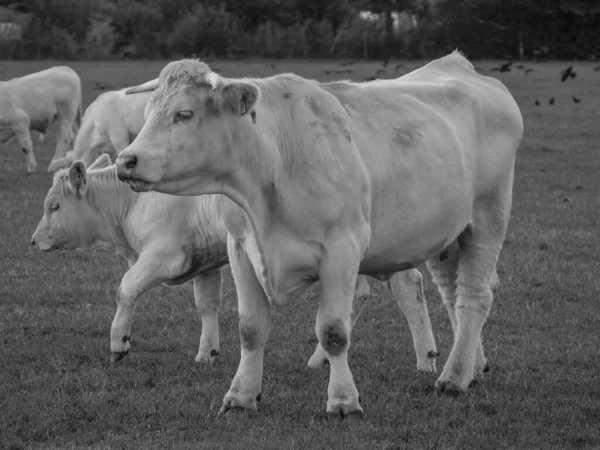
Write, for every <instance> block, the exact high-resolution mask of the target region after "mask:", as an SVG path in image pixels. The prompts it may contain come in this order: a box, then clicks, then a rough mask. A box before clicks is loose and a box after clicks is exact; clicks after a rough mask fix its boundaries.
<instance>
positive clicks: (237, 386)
mask: <svg viewBox="0 0 600 450" xmlns="http://www.w3.org/2000/svg"><path fill="white" fill-rule="evenodd" d="M227 251H228V254H229V264H230V267H231V273H232V274H233V279H234V281H235V287H236V291H237V297H238V314H239V332H240V342H241V351H240V364H239V366H238V370H237V372H236V374H235V377H234V378H233V381H232V382H231V387H230V388H229V391H228V392H227V394H226V395H225V397H224V398H223V406H222V407H221V410H220V411H219V414H224V413H226V412H227V411H229V410H230V409H231V408H241V409H252V410H256V409H257V408H258V404H257V401H259V400H260V393H261V385H262V374H263V358H264V351H265V345H266V343H267V339H268V338H269V334H270V332H271V304H270V303H269V300H268V299H267V296H266V295H265V292H264V290H263V288H262V286H261V285H260V283H259V281H258V279H257V278H256V274H255V272H254V268H253V267H252V264H251V263H250V260H249V259H248V256H247V255H246V252H245V251H244V249H243V248H242V246H241V245H240V244H239V243H238V242H236V241H235V240H234V239H233V238H232V237H228V239H227Z"/></svg>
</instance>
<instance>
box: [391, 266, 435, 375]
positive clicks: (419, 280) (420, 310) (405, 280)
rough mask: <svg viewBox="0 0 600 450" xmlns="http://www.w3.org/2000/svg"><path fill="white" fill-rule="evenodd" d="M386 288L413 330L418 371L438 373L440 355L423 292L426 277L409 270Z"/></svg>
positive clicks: (395, 277) (398, 274) (397, 275)
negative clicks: (437, 362) (437, 360)
mask: <svg viewBox="0 0 600 450" xmlns="http://www.w3.org/2000/svg"><path fill="white" fill-rule="evenodd" d="M386 285H387V286H388V288H389V289H390V291H391V292H392V295H393V296H394V299H395V300H396V303H397V304H398V306H399V307H400V310H401V311H402V313H403V314H404V317H405V318H406V321H407V322H408V326H409V327H410V331H411V334H412V338H413V344H414V347H415V353H416V355H417V370H421V371H424V372H435V371H436V365H435V363H436V357H437V356H438V351H437V348H436V346H435V340H434V338H433V332H432V330H431V321H430V319H429V312H428V311H427V302H426V300H425V294H424V292H423V276H422V275H421V273H420V272H419V271H418V270H417V269H410V270H407V271H404V272H399V273H397V274H395V275H394V276H393V277H392V278H391V279H390V280H388V281H387V283H386Z"/></svg>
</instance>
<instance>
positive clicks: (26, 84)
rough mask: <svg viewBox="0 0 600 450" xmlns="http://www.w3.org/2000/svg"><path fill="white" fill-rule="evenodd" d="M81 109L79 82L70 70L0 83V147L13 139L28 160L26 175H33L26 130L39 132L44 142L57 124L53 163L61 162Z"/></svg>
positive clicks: (54, 70) (52, 70)
mask: <svg viewBox="0 0 600 450" xmlns="http://www.w3.org/2000/svg"><path fill="white" fill-rule="evenodd" d="M81 108H82V106H81V81H80V80H79V76H78V75H77V73H76V72H75V71H74V70H73V69H71V68H70V67H66V66H56V67H51V68H50V69H46V70H42V71H40V72H35V73H32V74H29V75H25V76H24V77H20V78H13V79H12V80H8V81H0V145H2V144H5V143H7V142H8V141H10V140H11V139H12V138H13V137H14V138H16V139H17V141H18V142H19V145H20V146H21V150H22V151H23V152H24V153H25V157H26V159H27V172H29V173H32V172H35V170H36V168H37V162H36V160H35V155H34V153H33V144H32V142H31V135H30V133H29V130H35V131H38V132H39V133H41V135H42V138H43V134H44V133H46V129H47V128H48V126H50V125H51V124H52V123H54V122H58V134H57V136H56V149H55V151H54V157H53V158H52V160H56V159H58V158H62V157H63V156H64V155H65V153H66V151H67V150H68V149H69V148H70V146H71V145H72V143H73V140H74V139H75V135H76V134H77V130H78V129H79V123H80V121H81ZM51 166H52V164H50V166H49V168H48V171H51V170H50V167H51Z"/></svg>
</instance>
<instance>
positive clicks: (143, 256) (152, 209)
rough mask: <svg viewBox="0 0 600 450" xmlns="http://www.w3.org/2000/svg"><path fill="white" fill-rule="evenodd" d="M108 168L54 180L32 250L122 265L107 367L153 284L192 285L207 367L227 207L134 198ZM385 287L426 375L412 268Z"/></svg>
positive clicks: (427, 354)
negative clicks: (109, 258) (98, 256)
mask: <svg viewBox="0 0 600 450" xmlns="http://www.w3.org/2000/svg"><path fill="white" fill-rule="evenodd" d="M109 165H110V157H109V156H108V155H106V154H104V155H102V156H100V157H99V158H98V159H97V160H96V162H94V164H92V166H90V168H89V169H87V170H86V168H85V165H84V164H83V163H82V162H80V161H78V162H75V163H73V165H72V166H71V167H70V168H69V170H61V171H59V172H57V173H56V174H55V177H54V183H53V185H52V187H51V188H50V190H49V192H48V194H47V196H46V200H45V202H44V216H43V217H42V220H41V221H40V223H39V225H38V227H37V229H36V231H35V233H34V235H33V237H32V240H31V242H32V244H33V245H35V246H36V247H37V248H38V249H40V250H43V251H49V250H59V249H62V250H73V249H79V250H88V249H94V248H103V249H114V250H115V251H116V252H117V253H118V254H120V255H121V256H123V257H124V258H126V259H127V260H128V261H129V265H130V269H129V271H128V272H127V273H126V274H125V276H124V277H123V279H122V281H121V285H120V287H119V290H118V294H117V312H116V315H115V318H114V320H113V323H112V327H111V352H112V355H111V357H112V360H113V361H118V360H120V359H121V358H123V356H124V355H126V354H127V352H128V350H129V340H130V337H131V321H132V316H133V309H134V303H135V301H136V299H137V298H138V297H139V296H141V295H142V294H143V293H144V292H146V291H147V290H149V289H151V288H153V287H155V286H158V285H159V284H160V283H164V284H166V285H177V284H182V283H185V282H186V281H188V280H190V279H193V280H194V298H195V301H196V308H197V311H198V315H199V317H200V320H201V322H202V334H201V336H200V348H199V351H198V355H197V356H196V361H199V362H208V361H212V360H213V359H214V357H215V356H216V355H217V354H218V352H219V326H218V312H219V305H220V301H221V268H222V267H223V266H224V265H226V264H229V260H228V255H227V243H226V242H227V238H226V237H227V230H226V228H225V224H224V222H223V219H222V216H221V213H220V205H221V204H223V203H225V204H230V203H231V201H230V200H229V199H227V197H225V196H222V195H206V196H202V197H199V198H195V197H175V196H170V195H165V194H158V193H149V194H136V193H135V192H133V191H131V189H129V188H128V187H127V185H125V184H123V183H121V182H119V181H118V179H117V174H116V168H115V167H114V166H112V167H108V166H109ZM388 286H389V287H390V289H391V290H392V293H393V294H394V296H395V298H396V301H397V303H398V305H399V306H400V308H401V310H402V311H403V312H404V314H405V316H406V319H407V321H408V322H409V326H410V329H411V332H412V335H413V341H414V346H415V351H416V354H417V369H419V370H423V371H428V372H434V371H435V360H436V356H437V350H436V346H435V342H434V339H433V333H432V331H431V323H430V321H429V315H428V312H427V304H426V302H425V297H424V295H423V287H422V277H421V274H420V273H419V272H418V271H417V270H416V269H414V270H412V271H408V272H406V273H405V274H398V275H397V276H395V277H394V278H392V279H391V280H390V281H388ZM369 293H370V291H369V285H368V283H367V282H366V281H365V279H364V276H361V277H359V282H358V285H357V296H358V297H367V296H368V295H369ZM325 359H326V353H325V351H324V350H323V348H322V347H320V346H317V349H316V350H315V352H314V354H313V356H312V357H311V358H310V361H309V366H310V367H313V368H317V367H320V366H321V365H322V364H323V363H324V361H325Z"/></svg>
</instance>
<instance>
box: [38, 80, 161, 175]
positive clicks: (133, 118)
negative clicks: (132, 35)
mask: <svg viewBox="0 0 600 450" xmlns="http://www.w3.org/2000/svg"><path fill="white" fill-rule="evenodd" d="M126 90H127V88H125V89H121V90H118V91H108V92H104V93H102V94H100V95H99V96H98V97H97V98H96V99H95V100H94V101H93V102H92V103H90V105H89V106H88V107H87V108H86V110H85V113H84V114H83V119H82V121H81V127H80V129H79V132H78V133H77V137H76V138H75V145H74V146H73V150H72V151H68V152H67V153H66V155H65V156H64V157H63V158H60V159H57V160H54V161H53V162H52V164H51V165H50V167H49V170H51V171H56V170H58V169H64V168H66V167H69V166H70V165H71V164H72V163H73V162H75V161H83V162H84V163H85V164H86V165H87V166H89V165H90V164H92V163H93V162H94V161H95V160H96V158H97V157H98V156H100V155H101V154H102V153H109V154H113V155H114V156H115V157H116V155H118V154H119V152H121V150H123V149H124V148H125V147H127V146H128V145H129V144H130V143H131V142H132V141H133V140H134V139H135V137H136V136H137V135H138V133H139V132H140V130H141V129H142V126H143V125H144V110H145V108H146V105H147V103H148V100H149V99H150V97H152V95H151V93H149V92H148V93H145V94H141V95H139V96H138V95H125V91H126Z"/></svg>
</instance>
